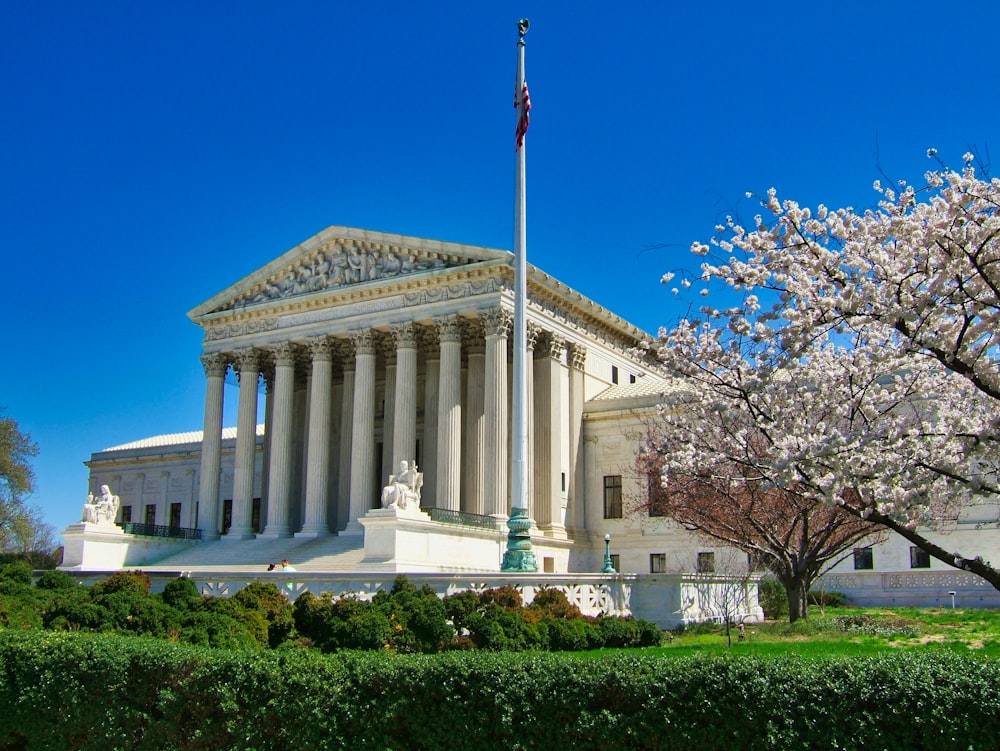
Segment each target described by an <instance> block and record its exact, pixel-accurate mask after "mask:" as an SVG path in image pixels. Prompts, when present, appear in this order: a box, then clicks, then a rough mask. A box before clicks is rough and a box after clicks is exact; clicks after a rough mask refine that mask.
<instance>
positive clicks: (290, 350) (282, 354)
mask: <svg viewBox="0 0 1000 751" xmlns="http://www.w3.org/2000/svg"><path fill="white" fill-rule="evenodd" d="M268 350H269V351H270V352H271V356H272V357H273V358H274V364H275V365H284V366H288V365H291V366H293V367H294V365H295V360H296V358H297V357H298V348H297V347H296V346H295V345H294V344H292V343H291V342H280V343H278V344H273V345H271V346H270V347H268Z"/></svg>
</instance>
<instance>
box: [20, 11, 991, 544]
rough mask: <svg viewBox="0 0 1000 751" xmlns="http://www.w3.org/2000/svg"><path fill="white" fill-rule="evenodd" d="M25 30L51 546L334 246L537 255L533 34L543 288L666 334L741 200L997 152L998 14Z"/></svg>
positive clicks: (126, 17) (196, 14)
mask: <svg viewBox="0 0 1000 751" xmlns="http://www.w3.org/2000/svg"><path fill="white" fill-rule="evenodd" d="M3 5H4V6H5V7H4V14H3V16H4V22H3V24H0V66H2V69H3V71H4V74H3V79H2V80H3V86H2V88H0V96H2V97H3V106H2V108H0V113H2V114H0V144H2V162H0V230H2V231H0V243H2V247H3V250H2V258H3V277H4V280H5V282H6V283H5V284H4V285H3V293H2V294H0V315H2V318H0V320H2V321H3V335H2V341H3V344H4V350H5V354H6V359H7V365H6V366H5V367H3V368H2V369H0V406H3V407H5V408H6V414H7V415H9V416H10V417H13V418H14V419H16V420H17V421H18V422H19V424H20V426H21V428H22V430H25V431H27V432H28V433H30V434H31V436H32V438H33V439H34V440H35V442H36V443H37V444H38V446H39V449H40V453H39V456H38V457H37V458H36V459H35V461H34V468H35V471H36V474H37V489H36V492H35V493H34V495H33V496H32V497H31V498H30V502H32V503H35V504H38V505H39V506H41V507H42V508H43V509H44V511H45V514H46V518H47V520H48V521H49V522H50V523H51V524H52V525H53V526H54V527H55V528H56V530H57V531H58V530H62V529H63V528H64V527H65V526H66V525H67V524H69V523H71V522H73V521H75V520H76V519H77V518H78V514H79V509H80V505H81V503H82V501H83V498H84V496H85V495H86V492H87V470H86V467H84V465H83V462H84V461H85V460H87V459H88V458H89V456H90V454H91V453H92V452H94V451H98V450H100V449H103V448H107V447H109V446H113V445H116V444H120V443H125V442H128V441H132V440H136V439H139V438H143V437H147V436H151V435H157V434H161V433H170V432H180V431H187V430H198V429H200V428H201V421H202V416H203V399H204V375H203V372H202V369H201V365H200V363H199V360H198V356H199V354H200V343H201V336H200V330H199V329H198V328H197V327H195V326H194V325H193V324H192V323H190V322H189V321H188V319H187V318H186V315H185V314H186V312H187V311H188V310H190V309H191V308H193V307H195V306H196V305H198V304H199V303H201V302H203V301H205V300H207V299H208V298H209V297H211V296H212V295H213V294H215V293H216V292H218V291H220V290H222V289H223V288H225V287H227V286H228V285H230V284H232V283H233V282H235V281H237V280H239V279H240V278H241V277H243V276H245V275H247V274H249V273H251V272H252V271H254V270H256V269H257V268H259V267H260V266H262V265H264V264H265V263H267V262H268V261H270V260H271V259H273V258H275V257H276V256H278V255H279V254H281V253H283V252H284V251H286V250H288V249H289V248H291V247H293V246H295V245H297V244H298V243H300V242H301V241H303V240H305V239H307V238H309V237H311V236H312V235H314V234H316V233H317V232H319V231H320V230H322V229H324V228H325V227H327V226H329V225H332V224H340V225H347V226H353V227H362V228H366V229H372V230H379V231H384V232H395V233H400V234H407V235H415V236H419V237H428V238H434V239H439V240H448V241H454V242H461V243H469V244H474V245H485V246H490V247H495V248H508V249H509V248H511V246H512V237H513V222H512V216H513V191H514V186H513V180H514V150H513V146H514V140H513V139H514V109H513V107H512V96H513V84H514V73H515V64H516V41H517V32H516V25H515V22H516V20H517V19H518V18H520V17H522V16H527V17H529V18H530V19H531V30H530V31H529V33H528V36H527V43H528V44H527V49H526V60H527V63H526V67H527V80H528V83H529V86H530V91H531V99H532V104H533V109H532V122H531V129H530V130H529V132H528V137H527V160H528V167H527V177H528V187H527V201H528V210H527V222H528V242H527V250H528V260H529V262H531V263H533V264H535V265H537V266H539V267H540V268H542V269H543V270H545V271H547V272H548V273H550V274H552V275H553V276H555V277H557V278H558V279H560V280H561V281H563V282H565V283H566V284H568V285H570V286H571V287H573V288H575V289H576V290H578V291H579V292H581V293H583V294H585V295H587V296H588V297H590V298H592V299H594V300H595V301H597V302H598V303H601V304H602V305H604V306H605V307H607V308H610V309H611V310H613V311H615V312H616V313H618V314H619V315H621V316H623V317H624V318H626V319H627V320H629V321H631V322H632V323H634V324H636V325H637V326H640V327H641V328H643V329H646V330H647V331H650V332H655V330H656V329H657V327H658V326H661V325H665V324H669V323H671V322H672V321H674V320H676V318H677V317H678V316H679V315H681V314H682V313H683V311H684V309H685V307H686V303H685V302H684V301H683V300H679V299H677V298H674V297H673V296H671V295H670V293H669V291H668V290H667V289H665V288H664V287H662V286H661V285H660V284H659V279H660V276H661V275H662V274H663V273H664V272H665V271H670V270H680V269H683V268H696V267H697V260H698V259H696V258H694V257H693V256H690V254H689V253H688V250H687V249H688V247H689V246H690V244H691V242H692V241H694V240H701V241H705V240H707V239H708V238H709V237H710V236H711V235H712V234H713V228H714V226H715V224H716V222H717V221H718V219H719V217H720V216H724V215H725V214H726V213H729V212H734V211H739V212H741V213H743V214H745V215H747V216H752V215H753V213H755V210H756V207H755V206H754V205H753V204H751V203H748V201H747V199H746V198H744V194H745V192H746V191H747V190H753V191H756V192H760V193H762V192H764V191H766V190H767V188H769V187H771V186H774V187H776V188H777V189H778V190H779V194H780V195H782V196H785V197H793V198H796V199H798V200H799V201H800V202H802V203H804V204H807V205H814V204H816V203H818V202H823V203H826V204H827V205H829V206H832V207H833V206H843V205H853V206H865V205H869V204H871V203H873V202H874V201H875V194H874V193H873V191H872V190H871V184H872V181H873V180H874V179H875V178H877V177H879V170H880V169H881V170H883V171H884V172H885V173H887V174H888V175H889V176H890V177H893V178H898V177H903V178H907V179H909V180H918V179H919V178H920V176H921V175H922V174H923V172H924V171H925V170H926V169H928V168H929V167H931V166H933V165H932V164H930V163H929V161H928V160H927V158H926V156H925V153H926V150H927V149H928V148H929V147H935V148H937V149H938V150H939V152H940V154H941V156H942V157H944V158H945V159H946V160H948V161H950V162H952V163H955V164H957V163H959V161H960V158H961V154H962V153H963V152H964V151H966V150H967V148H968V147H969V146H970V145H971V146H976V147H978V148H979V149H980V150H985V149H987V148H989V147H991V146H992V147H994V148H1000V139H998V138H997V136H998V128H1000V125H998V123H1000V99H998V96H997V84H996V81H995V80H994V79H995V76H994V75H993V73H992V71H995V68H996V65H995V53H994V52H993V51H992V49H991V48H992V44H991V36H990V35H991V33H992V31H991V30H995V29H996V28H998V26H1000V6H998V5H996V4H995V3H987V2H965V3H941V2H934V3H930V2H919V1H918V2H909V3H906V4H905V5H904V4H901V3H861V2H845V3H841V4H837V5H836V6H834V5H830V4H822V3H809V4H806V3H784V2H775V3H769V4H760V3H726V2H720V3H664V2H646V1H643V0H640V1H637V2H630V3H622V4H619V5H618V7H617V8H615V9H614V10H611V9H610V6H609V5H608V4H607V3H601V4H598V3H595V2H585V1H584V2H581V1H579V0H578V1H576V2H568V1H566V2H560V1H554V0H548V1H547V2H535V1H531V0H524V1H523V2H520V3H510V2H505V1H499V2H489V3H485V2H461V3H459V2H442V3H434V4H430V3H417V2H371V3H334V2H315V1H310V0H299V1H298V2H295V3H274V2H258V1H256V0H240V2H235V1H233V2H227V1H224V0H223V1H220V2H211V3H195V2H188V1H184V0H182V1H180V2H176V1H174V2H170V3H166V2H156V1H149V2H141V3H130V2H125V1H124V0H121V1H120V2H102V1H100V0H95V1H94V2H88V3H76V2H62V3H56V2H49V1H47V0H35V1H33V2H30V3H14V2H11V1H10V0H8V2H6V3H3ZM997 158H998V159H1000V152H998V154H997ZM652 244H656V245H660V246H662V247H659V248H657V249H649V246H650V245H652ZM234 395H235V392H234V393H233V394H227V401H228V403H229V404H230V405H232V404H234V403H235V398H234ZM234 422H235V420H234V419H232V418H230V419H228V420H227V424H232V423H234Z"/></svg>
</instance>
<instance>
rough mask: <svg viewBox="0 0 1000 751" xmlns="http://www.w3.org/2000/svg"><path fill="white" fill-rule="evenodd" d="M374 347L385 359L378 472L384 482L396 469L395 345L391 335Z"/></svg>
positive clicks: (381, 339)
mask: <svg viewBox="0 0 1000 751" xmlns="http://www.w3.org/2000/svg"><path fill="white" fill-rule="evenodd" d="M375 346H376V349H377V350H378V351H379V352H381V354H382V359H383V360H385V382H384V384H383V387H384V389H383V391H382V463H381V465H380V467H381V468H380V470H379V473H378V476H379V479H380V480H381V481H382V482H383V483H384V482H386V481H387V480H388V479H389V475H390V474H392V473H393V472H395V471H396V465H395V464H393V461H392V434H393V431H394V429H395V423H396V347H395V345H394V343H393V342H392V339H391V337H390V338H389V339H388V340H387V339H386V338H385V337H379V338H378V339H377V343H376V345H375Z"/></svg>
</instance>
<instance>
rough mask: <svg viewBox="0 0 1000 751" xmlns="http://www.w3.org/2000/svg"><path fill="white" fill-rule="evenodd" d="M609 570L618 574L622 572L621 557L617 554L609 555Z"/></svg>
mask: <svg viewBox="0 0 1000 751" xmlns="http://www.w3.org/2000/svg"><path fill="white" fill-rule="evenodd" d="M611 568H613V569H614V570H615V571H617V572H618V573H619V574H620V573H621V572H622V557H621V556H620V555H618V553H612V554H611Z"/></svg>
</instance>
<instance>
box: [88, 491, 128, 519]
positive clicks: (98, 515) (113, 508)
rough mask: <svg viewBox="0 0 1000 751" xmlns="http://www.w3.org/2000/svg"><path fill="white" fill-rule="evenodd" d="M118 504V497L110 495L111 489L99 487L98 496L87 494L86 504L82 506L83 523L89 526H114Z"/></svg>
mask: <svg viewBox="0 0 1000 751" xmlns="http://www.w3.org/2000/svg"><path fill="white" fill-rule="evenodd" d="M119 502H120V501H119V498H118V496H116V495H112V494H111V488H109V487H108V486H107V485H101V493H100V495H97V496H95V495H94V494H93V493H88V494H87V502H86V503H85V504H83V521H85V522H90V523H91V524H102V523H103V524H114V521H115V517H116V516H118V504H119Z"/></svg>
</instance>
